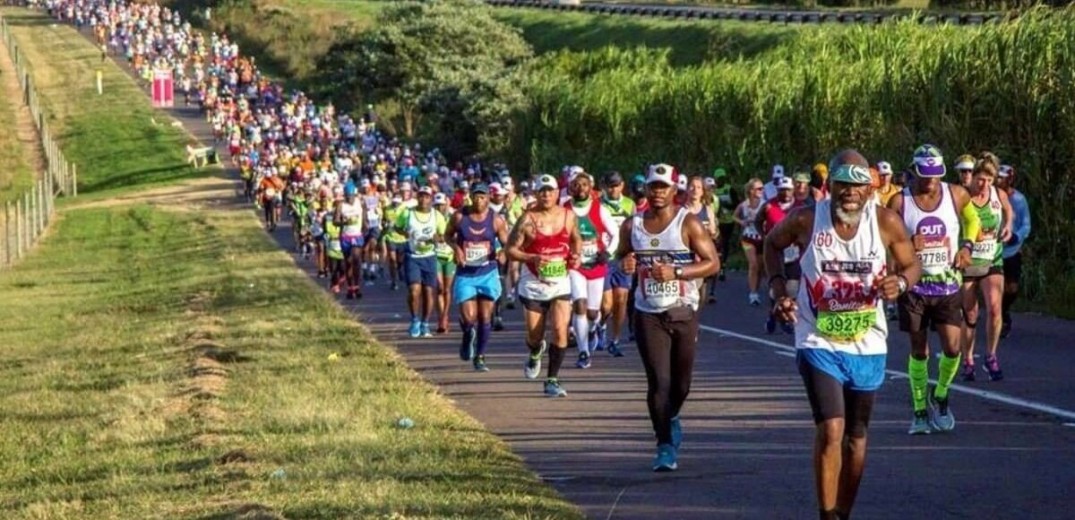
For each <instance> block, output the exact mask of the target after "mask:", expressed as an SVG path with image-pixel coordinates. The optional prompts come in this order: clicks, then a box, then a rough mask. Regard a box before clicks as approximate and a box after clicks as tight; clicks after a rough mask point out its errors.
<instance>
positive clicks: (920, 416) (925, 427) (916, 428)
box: [907, 410, 932, 435]
mask: <svg viewBox="0 0 1075 520" xmlns="http://www.w3.org/2000/svg"><path fill="white" fill-rule="evenodd" d="M930 431H932V429H931V428H930V426H929V410H922V411H919V412H915V413H914V419H911V428H910V429H909V430H907V433H908V434H910V435H928V434H929V433H930Z"/></svg>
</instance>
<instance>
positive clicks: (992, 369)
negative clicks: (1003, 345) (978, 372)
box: [985, 356, 1004, 381]
mask: <svg viewBox="0 0 1075 520" xmlns="http://www.w3.org/2000/svg"><path fill="white" fill-rule="evenodd" d="M985 371H986V372H988V373H989V380H990V381H1000V380H1001V379H1004V372H1001V371H1000V362H999V361H997V356H986V357H985Z"/></svg>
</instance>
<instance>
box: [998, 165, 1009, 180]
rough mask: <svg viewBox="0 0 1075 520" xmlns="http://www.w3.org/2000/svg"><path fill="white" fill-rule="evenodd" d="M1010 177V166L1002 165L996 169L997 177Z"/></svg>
mask: <svg viewBox="0 0 1075 520" xmlns="http://www.w3.org/2000/svg"><path fill="white" fill-rule="evenodd" d="M1011 176H1012V165H1010V164H1002V165H1000V168H999V169H997V177H1001V178H1004V177H1011Z"/></svg>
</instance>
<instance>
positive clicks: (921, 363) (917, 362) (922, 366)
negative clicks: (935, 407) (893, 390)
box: [907, 356, 929, 412]
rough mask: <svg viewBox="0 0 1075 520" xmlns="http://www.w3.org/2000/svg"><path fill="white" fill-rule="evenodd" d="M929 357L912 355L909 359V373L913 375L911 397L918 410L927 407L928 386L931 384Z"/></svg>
mask: <svg viewBox="0 0 1075 520" xmlns="http://www.w3.org/2000/svg"><path fill="white" fill-rule="evenodd" d="M927 359H928V358H927ZM927 359H915V358H914V357H913V356H912V357H910V358H908V360H907V373H908V374H909V375H910V376H911V399H912V400H913V401H914V411H916V412H921V411H922V410H925V409H926V388H927V387H928V385H929V365H928V364H927Z"/></svg>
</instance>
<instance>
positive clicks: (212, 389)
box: [0, 205, 580, 519]
mask: <svg viewBox="0 0 1075 520" xmlns="http://www.w3.org/2000/svg"><path fill="white" fill-rule="evenodd" d="M0 301H4V302H5V304H4V305H3V306H0V322H2V323H4V324H5V326H4V327H2V328H0V344H2V345H4V349H2V350H0V394H2V395H4V398H3V399H2V400H0V414H2V415H3V417H5V420H4V421H3V422H2V423H0V459H2V460H4V461H5V462H4V464H3V465H2V466H0V511H3V514H2V516H3V517H5V518H50V519H51V518H205V519H207V518H235V517H241V518H246V517H247V516H244V515H254V516H249V517H250V518H326V519H329V518H331V519H335V518H496V519H501V518H579V517H580V513H579V512H578V511H577V510H576V509H575V508H574V507H573V506H571V505H569V504H567V503H565V502H564V501H562V500H561V499H560V498H558V497H557V496H556V495H555V494H554V492H553V491H552V490H551V489H550V488H548V487H546V486H544V485H542V484H541V483H540V482H539V481H538V480H537V478H536V477H535V476H534V475H533V474H532V473H530V472H529V471H527V470H526V469H525V468H524V467H523V465H522V463H521V461H520V460H519V459H518V458H517V457H515V456H514V455H512V454H511V453H510V451H509V450H508V448H507V447H506V445H505V444H503V443H502V442H500V441H498V440H497V439H495V438H494V437H493V436H492V435H490V434H489V433H487V432H486V431H484V429H483V428H482V427H481V426H480V425H479V424H478V423H477V422H476V421H474V420H473V419H471V418H469V416H467V415H465V414H463V413H462V412H459V411H458V410H456V409H455V408H454V407H453V406H452V405H451V404H450V403H449V402H448V401H447V400H446V399H444V398H442V397H440V396H439V395H438V394H437V393H436V391H435V390H434V389H433V388H432V387H431V386H430V385H429V384H427V383H425V382H424V381H423V380H422V379H421V378H420V377H419V376H418V375H417V374H415V373H414V372H413V371H412V370H410V369H409V368H408V367H407V366H406V365H405V364H404V362H403V361H402V360H401V358H400V357H399V356H398V355H397V354H396V353H395V352H394V351H393V350H391V349H389V348H386V347H384V346H382V345H380V344H378V343H377V342H375V341H374V340H372V339H371V338H370V337H369V335H368V333H367V332H366V330H365V329H363V328H362V327H361V326H359V325H358V324H357V323H355V322H354V320H353V318H352V317H351V316H349V315H348V314H346V313H345V312H344V311H343V310H342V309H341V308H340V307H339V306H338V305H336V304H335V303H334V302H333V300H332V299H331V298H329V297H328V295H327V294H325V293H324V292H323V291H322V290H320V289H318V288H317V287H316V286H315V284H314V283H312V282H311V281H310V280H309V279H308V278H306V276H305V275H303V274H302V273H301V272H300V271H298V270H296V269H295V268H294V266H293V265H292V263H291V261H290V259H289V257H288V256H287V255H286V254H285V253H283V252H282V251H280V250H279V249H278V247H277V246H276V245H275V244H274V243H272V242H271V241H270V240H269V238H268V237H267V236H266V235H264V234H263V233H261V232H259V228H258V225H257V223H256V221H255V220H254V219H251V218H250V215H249V213H248V212H246V211H242V210H207V211H202V212H185V213H179V212H171V211H167V210H164V209H153V208H150V207H148V206H145V205H134V206H125V207H113V208H97V209H78V210H75V209H72V210H70V211H68V212H65V213H64V214H63V218H62V220H61V221H60V222H59V223H58V225H57V227H56V228H55V229H54V233H53V235H52V236H51V237H50V238H49V240H47V241H46V242H45V243H44V244H43V246H42V247H41V248H40V249H38V250H36V251H35V252H34V253H33V254H32V255H31V256H30V257H28V258H27V259H26V260H25V261H23V262H22V263H21V264H20V265H18V266H17V267H16V268H15V269H14V270H12V271H8V272H4V273H0ZM333 354H335V355H336V356H332V355H333ZM330 356H331V357H332V358H331V359H330ZM337 356H338V357H337ZM401 417H410V418H412V419H413V420H414V422H415V424H416V426H415V427H413V428H411V429H401V428H398V427H396V421H397V419H399V418H401Z"/></svg>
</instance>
